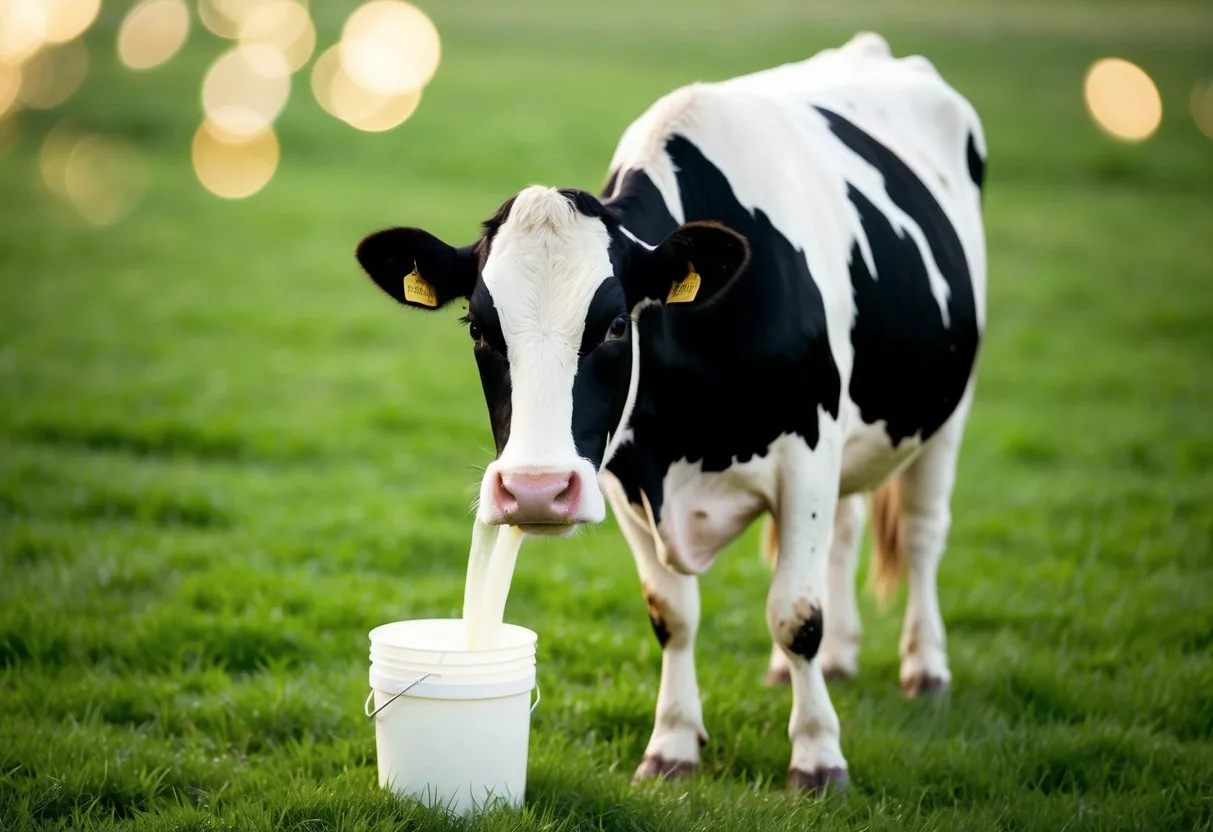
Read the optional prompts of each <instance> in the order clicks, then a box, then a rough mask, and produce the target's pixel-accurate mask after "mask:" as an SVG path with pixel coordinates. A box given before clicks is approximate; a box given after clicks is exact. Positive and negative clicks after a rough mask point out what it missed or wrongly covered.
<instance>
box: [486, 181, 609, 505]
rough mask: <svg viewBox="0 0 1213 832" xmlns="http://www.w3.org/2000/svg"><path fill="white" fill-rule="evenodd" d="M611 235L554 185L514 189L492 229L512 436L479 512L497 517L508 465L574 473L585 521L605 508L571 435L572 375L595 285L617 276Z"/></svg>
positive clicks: (493, 279)
mask: <svg viewBox="0 0 1213 832" xmlns="http://www.w3.org/2000/svg"><path fill="white" fill-rule="evenodd" d="M610 244H611V238H610V234H609V233H608V231H607V228H606V226H605V225H604V224H603V222H602V221H601V220H600V219H597V218H594V217H589V216H586V215H584V214H582V213H580V212H578V211H577V210H576V208H574V206H573V205H572V204H571V203H570V202H569V200H568V199H567V198H566V197H565V196H564V195H563V194H561V193H560V192H559V191H557V190H556V189H554V188H544V187H537V186H536V187H530V188H527V189H526V190H524V191H522V192H520V193H519V194H518V196H517V197H516V198H515V200H514V203H513V205H512V207H511V208H510V211H509V216H508V217H507V218H506V220H505V222H504V223H503V224H502V225H501V226H500V228H498V229H497V232H496V234H495V235H494V236H493V238H492V242H491V247H490V249H489V256H488V258H487V260H486V261H485V264H484V268H483V271H482V277H483V280H484V285H485V287H486V288H487V289H488V290H489V293H490V295H491V296H492V298H493V305H494V307H495V308H496V311H497V315H498V318H499V320H500V324H501V333H502V336H503V338H504V341H505V346H506V356H507V359H508V361H509V367H510V384H511V398H510V401H511V406H512V415H511V418H510V431H509V439H508V441H507V442H506V445H505V447H504V448H503V449H502V451H501V455H500V456H499V457H498V459H497V460H496V461H495V462H493V463H492V464H491V465H489V467H488V469H487V470H486V471H485V476H484V481H483V483H482V484H481V499H480V510H479V511H480V517H481V518H482V519H483V520H484V521H485V522H489V519H490V508H491V506H490V498H491V495H492V487H493V486H492V484H493V483H494V482H495V481H496V478H497V477H498V476H500V475H502V474H506V475H509V474H517V473H524V474H525V473H549V472H561V473H575V474H576V475H577V477H578V478H579V479H580V482H581V500H580V507H579V509H578V511H577V512H576V518H575V520H576V521H577V522H600V521H601V520H602V519H603V517H604V516H605V513H606V509H605V504H604V501H603V498H602V493H601V491H600V490H599V488H598V483H597V471H595V470H594V467H593V465H591V464H590V462H589V461H588V460H586V459H584V458H582V457H581V456H580V455H579V454H578V453H577V449H576V445H575V442H574V439H573V379H574V378H575V376H576V374H577V364H578V357H579V356H578V352H579V348H580V346H581V343H582V339H583V336H584V334H585V333H584V328H585V320H586V313H587V310H588V309H589V306H590V301H591V300H592V299H593V297H594V294H595V292H597V290H598V287H599V286H600V285H601V284H602V282H603V281H604V280H607V279H608V278H611V277H612V276H613V268H612V265H611V259H610Z"/></svg>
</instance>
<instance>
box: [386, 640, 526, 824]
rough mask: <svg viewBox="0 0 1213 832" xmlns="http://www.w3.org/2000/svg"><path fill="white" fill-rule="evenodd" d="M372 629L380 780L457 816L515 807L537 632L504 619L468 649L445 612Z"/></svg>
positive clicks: (522, 784)
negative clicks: (485, 642)
mask: <svg viewBox="0 0 1213 832" xmlns="http://www.w3.org/2000/svg"><path fill="white" fill-rule="evenodd" d="M370 636H371V651H370V657H371V672H370V683H371V694H370V696H368V697H367V701H366V713H367V715H368V716H371V717H373V718H374V720H375V744H376V747H377V749H378V757H379V785H381V786H383V787H384V788H387V789H391V790H392V791H394V792H396V793H397V794H401V795H405V796H408V797H413V798H417V799H419V800H421V801H422V802H424V803H428V804H431V805H440V806H445V807H447V808H448V809H450V811H452V812H454V813H455V814H458V815H467V814H470V813H472V812H475V811H477V810H480V809H483V808H488V807H490V806H493V805H500V804H501V803H503V802H504V803H505V804H506V805H509V806H521V805H522V797H523V793H524V792H525V791H526V762H527V744H528V739H529V736H530V727H531V711H532V710H533V709H534V706H533V705H532V704H531V691H532V690H533V689H535V642H536V640H537V637H536V635H535V633H533V632H531V631H530V630H528V629H526V628H524V627H517V626H515V625H513V624H503V625H502V626H501V627H499V628H498V631H497V634H496V637H495V639H494V640H493V642H492V644H490V646H489V647H488V648H487V649H483V650H468V649H467V643H468V642H467V627H466V625H465V622H464V621H463V619H459V618H452V619H422V620H417V621H396V622H393V623H391V624H384V625H383V626H382V627H376V628H375V629H374V630H371V634H370ZM372 702H373V705H372ZM538 702H539V700H538V698H536V700H535V703H536V704H538Z"/></svg>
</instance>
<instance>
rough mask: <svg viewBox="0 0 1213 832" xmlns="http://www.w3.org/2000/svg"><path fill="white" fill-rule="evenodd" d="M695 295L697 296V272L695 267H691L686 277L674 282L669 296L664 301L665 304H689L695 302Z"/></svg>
mask: <svg viewBox="0 0 1213 832" xmlns="http://www.w3.org/2000/svg"><path fill="white" fill-rule="evenodd" d="M697 294H699V272H697V271H695V267H694V266H692V267H691V270H690V271H689V272H687V276H686V277H684V278H683V279H682V280H676V281H674V285H673V286H671V287H670V296H669V297H668V298H666V299H665V302H666V303H690V302H691V301H693V300H695V296H696V295H697Z"/></svg>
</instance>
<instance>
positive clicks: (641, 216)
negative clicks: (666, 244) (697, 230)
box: [603, 170, 678, 246]
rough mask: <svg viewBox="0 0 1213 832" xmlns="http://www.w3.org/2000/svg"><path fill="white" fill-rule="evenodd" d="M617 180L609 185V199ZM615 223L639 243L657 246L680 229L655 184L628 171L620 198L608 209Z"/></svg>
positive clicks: (621, 187)
mask: <svg viewBox="0 0 1213 832" xmlns="http://www.w3.org/2000/svg"><path fill="white" fill-rule="evenodd" d="M614 181H615V180H614V177H612V179H611V182H609V183H608V189H607V190H606V191H605V192H604V194H603V195H604V196H609V195H610V192H611V191H610V187H611V185H613V184H614ZM607 210H608V211H610V212H611V213H612V214H613V215H614V216H615V217H616V219H618V220H619V222H620V223H621V224H622V225H623V227H624V228H626V229H627V230H628V231H630V232H632V233H633V234H635V235H636V237H638V238H639V239H641V240H643V241H644V242H646V243H648V244H649V245H652V246H655V245H657V244H658V243H660V242H661V241H662V240H664V239H665V238H666V236H667V235H669V234H670V233H672V232H673V231H674V229H676V228H678V221H677V220H675V219H674V217H673V216H671V214H670V209H669V208H667V207H666V204H665V200H664V199H663V198H662V196H661V192H660V191H658V190H657V186H656V185H654V184H653V180H652V179H650V178H649V175H648V174H647V173H645V172H644V171H642V170H629V171H628V172H627V173H625V174H624V175H623V183H622V185H621V186H620V189H619V195H618V196H617V197H615V198H614V199H611V201H610V202H609V203H608V205H607Z"/></svg>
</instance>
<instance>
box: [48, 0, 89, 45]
mask: <svg viewBox="0 0 1213 832" xmlns="http://www.w3.org/2000/svg"><path fill="white" fill-rule="evenodd" d="M41 3H42V8H43V9H44V11H45V15H46V42H47V43H67V42H68V41H70V40H75V39H76V38H78V37H80V35H82V34H84V32H85V30H86V29H88V27H89V26H92V25H93V21H94V20H96V19H97V13H98V12H99V11H101V0H41Z"/></svg>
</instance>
